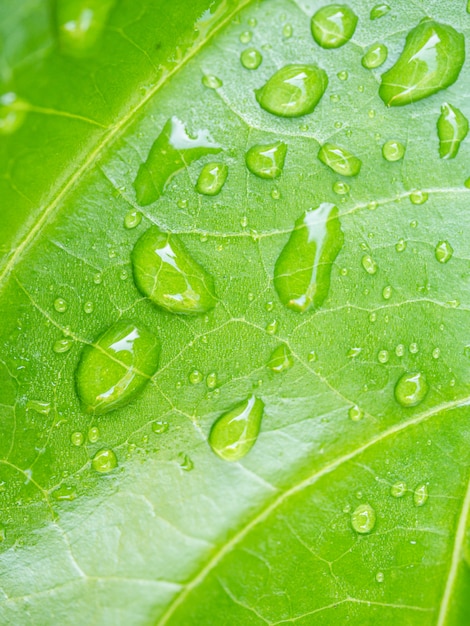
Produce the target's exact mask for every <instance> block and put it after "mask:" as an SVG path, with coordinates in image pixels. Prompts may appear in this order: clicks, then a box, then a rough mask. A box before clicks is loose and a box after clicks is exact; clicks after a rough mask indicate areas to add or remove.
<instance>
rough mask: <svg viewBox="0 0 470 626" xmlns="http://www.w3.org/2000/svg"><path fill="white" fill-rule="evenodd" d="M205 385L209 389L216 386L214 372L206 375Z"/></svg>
mask: <svg viewBox="0 0 470 626" xmlns="http://www.w3.org/2000/svg"><path fill="white" fill-rule="evenodd" d="M206 385H207V386H208V388H209V389H214V387H215V386H216V385H217V374H216V373H215V372H210V373H209V374H207V378H206Z"/></svg>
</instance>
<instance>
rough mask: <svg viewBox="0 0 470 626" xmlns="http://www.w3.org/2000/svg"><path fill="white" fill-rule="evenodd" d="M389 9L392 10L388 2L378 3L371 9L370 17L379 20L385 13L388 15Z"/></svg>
mask: <svg viewBox="0 0 470 626" xmlns="http://www.w3.org/2000/svg"><path fill="white" fill-rule="evenodd" d="M389 11H390V6H389V5H388V4H385V3H381V4H376V5H375V6H374V7H372V9H371V10H370V15H369V17H370V19H371V20H378V19H379V18H381V17H383V16H384V15H387V13H388V12H389Z"/></svg>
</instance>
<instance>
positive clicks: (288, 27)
mask: <svg viewBox="0 0 470 626" xmlns="http://www.w3.org/2000/svg"><path fill="white" fill-rule="evenodd" d="M293 32H294V29H293V28H292V24H284V27H283V29H282V36H283V37H284V39H290V38H291V37H292V34H293Z"/></svg>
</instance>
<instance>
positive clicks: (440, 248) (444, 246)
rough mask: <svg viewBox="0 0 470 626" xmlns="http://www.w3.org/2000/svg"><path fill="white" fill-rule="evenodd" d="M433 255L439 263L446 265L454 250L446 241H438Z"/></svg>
mask: <svg viewBox="0 0 470 626" xmlns="http://www.w3.org/2000/svg"><path fill="white" fill-rule="evenodd" d="M434 254H435V256H436V260H437V261H439V263H447V262H448V261H450V260H451V258H452V255H453V254H454V249H453V248H452V246H451V245H450V243H449V242H448V241H440V242H439V243H438V244H437V246H436V250H435V252H434Z"/></svg>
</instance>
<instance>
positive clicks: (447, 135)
mask: <svg viewBox="0 0 470 626" xmlns="http://www.w3.org/2000/svg"><path fill="white" fill-rule="evenodd" d="M437 134H438V137H439V156H440V157H441V159H453V158H455V157H456V156H457V153H458V151H459V148H460V144H461V143H462V141H463V140H464V139H465V137H466V136H467V134H468V120H467V118H466V117H465V115H464V114H463V113H462V111H460V109H457V107H454V106H452V105H451V104H448V103H447V102H445V103H444V104H443V105H442V107H441V115H440V116H439V119H438V120H437Z"/></svg>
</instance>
